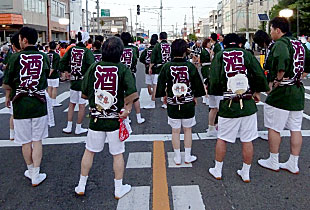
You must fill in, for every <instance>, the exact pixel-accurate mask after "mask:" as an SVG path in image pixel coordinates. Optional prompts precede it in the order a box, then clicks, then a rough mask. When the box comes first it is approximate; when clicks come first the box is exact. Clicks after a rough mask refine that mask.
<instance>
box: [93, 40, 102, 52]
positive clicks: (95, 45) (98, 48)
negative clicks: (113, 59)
mask: <svg viewBox="0 0 310 210" xmlns="http://www.w3.org/2000/svg"><path fill="white" fill-rule="evenodd" d="M93 46H94V47H95V48H96V49H97V50H100V48H101V42H100V41H99V40H96V41H95V42H94V44H93Z"/></svg>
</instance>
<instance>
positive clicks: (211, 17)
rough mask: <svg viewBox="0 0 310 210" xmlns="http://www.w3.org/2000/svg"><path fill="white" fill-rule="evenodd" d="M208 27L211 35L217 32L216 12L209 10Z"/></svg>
mask: <svg viewBox="0 0 310 210" xmlns="http://www.w3.org/2000/svg"><path fill="white" fill-rule="evenodd" d="M209 27H210V32H211V33H216V32H217V10H211V11H210V12H209Z"/></svg>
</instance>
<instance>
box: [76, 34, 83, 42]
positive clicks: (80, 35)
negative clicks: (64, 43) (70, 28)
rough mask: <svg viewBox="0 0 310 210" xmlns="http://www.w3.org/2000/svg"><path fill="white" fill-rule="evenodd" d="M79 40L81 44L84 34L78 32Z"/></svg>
mask: <svg viewBox="0 0 310 210" xmlns="http://www.w3.org/2000/svg"><path fill="white" fill-rule="evenodd" d="M77 38H78V41H79V42H81V41H82V33H81V32H78V35H77Z"/></svg>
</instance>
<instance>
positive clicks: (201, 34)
mask: <svg viewBox="0 0 310 210" xmlns="http://www.w3.org/2000/svg"><path fill="white" fill-rule="evenodd" d="M210 34H211V33H210V27H209V19H208V18H199V20H198V26H197V30H196V36H197V38H199V39H204V38H206V37H209V36H210Z"/></svg>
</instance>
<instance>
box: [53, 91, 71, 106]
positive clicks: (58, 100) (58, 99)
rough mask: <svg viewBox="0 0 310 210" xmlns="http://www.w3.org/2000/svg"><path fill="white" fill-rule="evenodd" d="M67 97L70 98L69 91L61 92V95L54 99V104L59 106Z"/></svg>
mask: <svg viewBox="0 0 310 210" xmlns="http://www.w3.org/2000/svg"><path fill="white" fill-rule="evenodd" d="M69 97H70V91H66V92H63V93H62V94H60V95H59V96H57V97H56V102H57V103H58V104H60V103H61V102H63V101H64V100H66V99H67V98H69Z"/></svg>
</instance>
